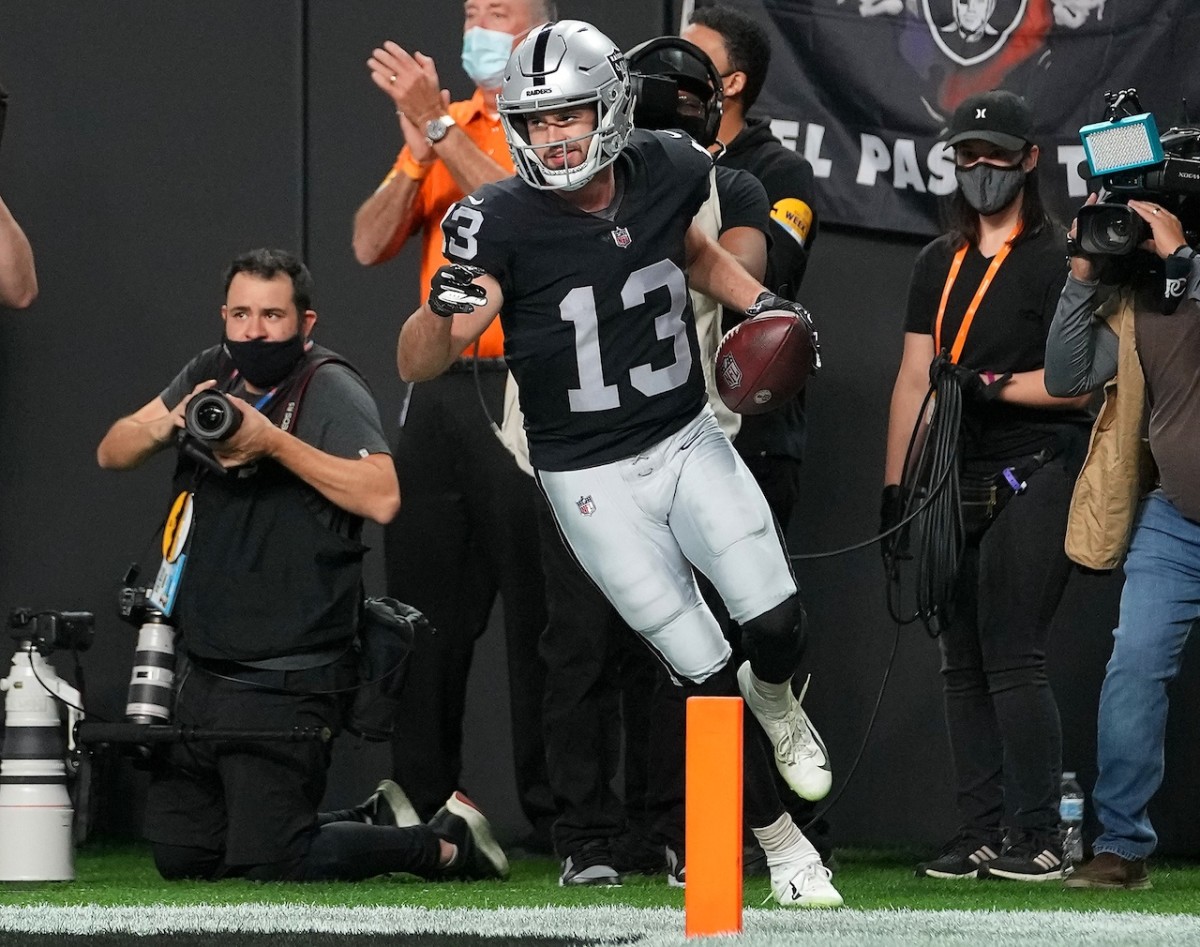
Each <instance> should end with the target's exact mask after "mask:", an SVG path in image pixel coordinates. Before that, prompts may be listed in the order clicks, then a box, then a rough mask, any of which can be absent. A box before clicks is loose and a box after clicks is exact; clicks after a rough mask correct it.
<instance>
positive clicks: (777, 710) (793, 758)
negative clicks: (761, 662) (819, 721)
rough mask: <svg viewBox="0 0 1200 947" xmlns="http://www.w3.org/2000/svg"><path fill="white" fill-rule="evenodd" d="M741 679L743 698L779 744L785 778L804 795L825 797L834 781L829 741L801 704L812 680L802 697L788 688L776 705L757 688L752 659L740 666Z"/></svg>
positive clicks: (777, 762)
mask: <svg viewBox="0 0 1200 947" xmlns="http://www.w3.org/2000/svg"><path fill="white" fill-rule="evenodd" d="M737 679H738V690H740V691H741V692H742V699H743V700H745V701H746V706H747V707H749V708H750V712H751V713H752V714H754V716H755V718H756V719H757V720H758V722H759V724H761V725H762V728H763V730H765V731H766V734H767V738H768V739H769V740H770V741H771V745H772V746H773V747H774V748H775V765H776V767H778V769H779V772H780V773H782V774H783V778H784V780H785V781H786V782H787V784H788V785H789V786H791V787H792V789H793V790H795V792H796V795H798V796H800V798H802V799H808V800H810V801H811V802H816V801H817V800H818V799H824V798H825V797H826V796H827V795H829V789H830V787H831V786H832V785H833V773H832V771H831V770H830V768H829V754H828V753H827V752H826V751H825V744H824V743H823V742H822V741H821V737H820V735H819V734H818V733H817V731H816V728H814V727H813V725H812V721H811V720H809V719H808V714H806V713H805V712H804V709H803V708H802V707H801V706H800V704H801V701H803V700H804V694H805V692H806V691H807V690H808V682H807V681H805V682H804V690H803V691H801V693H800V698H799V699H797V698H796V697H794V696H793V695H792V691H791V688H788V690H787V696H786V697H785V698H784V700H783V701H782V702H779V703H778V704H776V705H772V703H771V702H770V701H767V700H765V699H764V698H763V697H761V696H760V695H759V693H758V692H757V691H756V690H755V689H754V674H753V672H752V671H751V670H750V662H749V661H746V662H744V663H743V664H742V666H741V667H740V668H738V674H737Z"/></svg>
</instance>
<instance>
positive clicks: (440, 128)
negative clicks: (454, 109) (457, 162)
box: [425, 115, 458, 145]
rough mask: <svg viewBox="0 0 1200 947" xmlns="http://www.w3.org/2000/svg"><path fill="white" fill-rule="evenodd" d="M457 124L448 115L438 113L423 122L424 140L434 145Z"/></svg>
mask: <svg viewBox="0 0 1200 947" xmlns="http://www.w3.org/2000/svg"><path fill="white" fill-rule="evenodd" d="M457 124H458V123H457V122H456V121H454V118H453V117H452V116H450V115H439V116H438V117H437V118H431V119H430V120H429V121H428V122H426V123H425V140H426V141H427V142H429V143H430V144H431V145H436V144H437V143H438V142H439V141H441V140H442V139H443V138H445V137H446V133H447V132H449V131H450V129H451V128H452V127H453V126H454V125H457Z"/></svg>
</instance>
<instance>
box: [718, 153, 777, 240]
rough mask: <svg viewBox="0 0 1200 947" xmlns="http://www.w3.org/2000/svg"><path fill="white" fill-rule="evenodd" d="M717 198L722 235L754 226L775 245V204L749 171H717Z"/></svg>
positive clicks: (719, 169)
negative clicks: (773, 232)
mask: <svg viewBox="0 0 1200 947" xmlns="http://www.w3.org/2000/svg"><path fill="white" fill-rule="evenodd" d="M716 175H717V176H716V183H717V199H718V201H719V202H720V205H721V233H724V232H725V231H726V230H732V229H733V228H734V227H753V228H754V229H755V230H757V231H759V232H761V233H762V234H763V236H765V237H766V238H767V247H768V249H769V248H770V246H771V205H770V203H769V202H768V200H767V192H766V191H765V190H763V186H762V185H761V184H759V183H758V178H756V177H755V176H754V175H753V174H751V173H750V172H749V171H740V170H738V169H737V168H723V167H721V166H719V165H718V166H717V168H716Z"/></svg>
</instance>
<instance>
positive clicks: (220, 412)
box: [196, 401, 225, 431]
mask: <svg viewBox="0 0 1200 947" xmlns="http://www.w3.org/2000/svg"><path fill="white" fill-rule="evenodd" d="M224 420H225V411H224V409H222V408H221V407H220V405H216V404H213V403H212V402H211V401H208V402H205V403H204V404H202V405H200V407H199V408H197V409H196V422H197V423H198V424H199V425H200V426H201V427H202V428H204V430H206V431H215V430H218V429H219V428H220V427H221V424H222V422H223V421H224Z"/></svg>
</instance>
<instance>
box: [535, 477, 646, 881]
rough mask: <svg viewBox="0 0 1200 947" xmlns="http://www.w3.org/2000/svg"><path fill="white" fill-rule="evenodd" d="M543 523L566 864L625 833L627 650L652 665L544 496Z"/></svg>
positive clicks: (550, 760)
mask: <svg viewBox="0 0 1200 947" xmlns="http://www.w3.org/2000/svg"><path fill="white" fill-rule="evenodd" d="M537 523H538V528H539V531H540V533H541V543H542V546H541V549H542V566H543V569H544V570H545V575H546V609H547V613H548V621H547V624H546V629H545V631H544V632H543V633H542V639H541V653H542V658H543V659H544V661H545V663H546V692H545V711H544V721H545V736H546V762H547V770H548V773H549V778H550V785H551V787H552V789H553V791H554V801H555V804H556V805H557V807H558V811H559V816H558V818H557V819H556V820H555V822H554V830H553V835H554V848H555V850H556V851H557V853H558V854H559V856H560V857H563V858H565V857H566V856H568V855H570V854H572V853H573V852H575V851H577V850H578V849H579V848H580V846H582V845H583V844H584V843H585V842H588V841H590V840H592V839H603V838H612V837H613V836H616V835H618V834H620V833H621V832H622V831H623V830H624V828H625V808H624V805H623V804H622V801H621V799H620V797H619V796H618V795H617V793H616V791H615V789H614V787H613V779H614V778H615V776H616V772H617V768H618V764H619V762H620V751H621V726H622V708H621V690H620V681H621V665H622V662H623V660H624V659H625V652H626V650H628V651H632V652H633V653H634V654H637V652H636V651H634V648H636V649H639V650H640V651H642V652H645V658H646V660H648V661H649V660H652V659H651V657H650V652H649V649H648V648H646V647H645V645H643V644H641V643H640V641H639V642H634V641H633V640H632V639H633V638H634V637H635V635H634V633H633V632H632V631H631V630H630V629H629V628H628V627H627V626H626V625H625V624H624V622H622V621H621V618H620V616H618V615H617V613H616V610H615V609H613V607H612V606H611V605H610V604H609V603H608V600H607V599H606V598H605V597H604V595H603V594H602V593H601V592H600V590H599V589H598V588H597V587H596V585H595V584H594V583H593V582H592V580H591V579H589V578H588V576H587V574H586V573H585V572H584V571H583V569H582V568H581V567H580V566H579V563H577V562H576V561H575V559H574V557H573V556H572V555H571V553H570V551H569V550H568V549H567V547H566V544H565V543H564V542H563V540H562V537H561V536H560V535H559V532H558V526H557V525H556V524H555V522H554V516H553V514H552V513H551V512H550V505H549V504H548V503H547V502H546V500H545V498H544V497H541V496H540V495H539V497H538V508H537ZM652 673H653V672H652ZM651 680H653V676H652V677H651ZM643 791H644V790H643Z"/></svg>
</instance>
